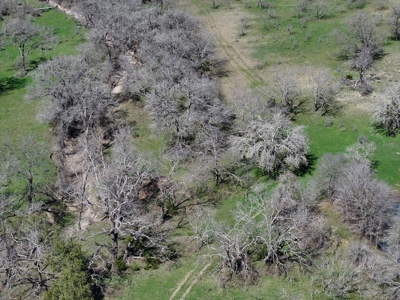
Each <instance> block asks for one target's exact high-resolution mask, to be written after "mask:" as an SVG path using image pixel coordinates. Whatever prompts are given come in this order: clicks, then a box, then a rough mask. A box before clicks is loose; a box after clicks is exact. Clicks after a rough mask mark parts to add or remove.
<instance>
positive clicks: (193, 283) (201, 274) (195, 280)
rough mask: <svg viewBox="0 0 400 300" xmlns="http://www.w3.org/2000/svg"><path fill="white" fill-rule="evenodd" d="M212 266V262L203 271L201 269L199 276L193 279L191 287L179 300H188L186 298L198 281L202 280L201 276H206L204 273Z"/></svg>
mask: <svg viewBox="0 0 400 300" xmlns="http://www.w3.org/2000/svg"><path fill="white" fill-rule="evenodd" d="M210 266H211V262H209V263H208V264H206V265H205V266H204V267H203V269H201V271H200V272H199V274H197V276H196V277H195V278H194V279H193V281H192V283H191V284H190V285H189V287H188V288H187V290H186V291H185V293H184V294H183V295H182V297H181V298H180V299H179V300H184V299H185V298H186V296H187V295H188V294H189V293H190V291H191V290H192V288H193V286H194V285H195V284H196V283H197V281H199V279H200V278H201V276H203V275H204V273H205V272H206V270H207V269H208V268H209V267H210Z"/></svg>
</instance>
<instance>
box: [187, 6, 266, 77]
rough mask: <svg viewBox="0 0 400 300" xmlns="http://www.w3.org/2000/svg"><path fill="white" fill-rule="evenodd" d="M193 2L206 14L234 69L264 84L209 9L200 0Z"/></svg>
mask: <svg viewBox="0 0 400 300" xmlns="http://www.w3.org/2000/svg"><path fill="white" fill-rule="evenodd" d="M193 3H194V4H195V5H196V6H197V7H198V8H199V9H200V11H201V13H202V15H203V16H204V17H203V19H204V20H205V21H206V23H207V25H208V27H209V29H210V31H211V33H212V34H213V35H214V36H215V39H216V41H217V43H218V46H219V47H220V48H221V49H222V50H223V52H224V53H225V55H226V57H227V58H228V59H229V62H230V63H231V65H232V67H233V69H234V70H238V72H239V75H242V76H244V77H245V78H247V79H248V80H249V81H250V82H252V83H255V84H256V85H264V84H265V80H264V79H263V78H262V77H261V76H259V75H258V74H256V73H255V72H254V71H253V70H252V69H251V68H250V67H249V65H248V64H247V63H246V58H245V57H244V56H242V55H241V54H240V52H239V51H238V50H237V49H236V47H235V46H234V45H233V44H232V43H230V42H229V41H228V40H227V39H226V38H225V37H224V36H223V35H222V33H221V30H220V29H219V28H218V26H217V25H216V22H215V20H214V18H213V17H212V15H211V13H210V11H209V9H208V8H207V7H205V6H204V5H202V4H201V3H200V1H198V0H195V1H194V2H193Z"/></svg>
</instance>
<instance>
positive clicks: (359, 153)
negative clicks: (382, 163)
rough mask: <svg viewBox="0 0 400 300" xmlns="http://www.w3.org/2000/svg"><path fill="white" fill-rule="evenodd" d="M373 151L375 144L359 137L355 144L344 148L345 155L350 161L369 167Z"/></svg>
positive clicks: (363, 137)
mask: <svg viewBox="0 0 400 300" xmlns="http://www.w3.org/2000/svg"><path fill="white" fill-rule="evenodd" d="M375 150H376V146H375V143H373V142H369V141H368V139H367V138H366V137H365V136H362V135H360V136H359V137H358V141H357V143H355V144H353V145H350V146H349V147H347V148H346V153H345V155H346V156H347V157H348V159H349V160H350V161H353V162H358V163H362V164H365V165H368V166H371V165H372V158H373V156H374V153H375Z"/></svg>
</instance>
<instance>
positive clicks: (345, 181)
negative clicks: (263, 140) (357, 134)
mask: <svg viewBox="0 0 400 300" xmlns="http://www.w3.org/2000/svg"><path fill="white" fill-rule="evenodd" d="M373 149H374V145H373V144H371V143H368V141H367V140H366V139H365V138H362V137H361V138H360V139H359V141H358V142H357V143H356V144H355V145H353V146H351V147H349V149H348V150H347V152H346V153H339V154H326V155H324V156H323V157H322V158H321V159H320V161H319V164H318V166H317V168H316V175H315V178H313V179H312V180H309V181H308V182H307V183H306V184H304V182H302V181H300V180H299V179H298V178H297V177H296V176H295V175H293V174H292V173H290V172H289V173H285V174H283V175H281V176H280V177H279V180H278V185H277V186H276V187H275V188H274V189H273V190H272V191H270V188H268V187H256V186H255V187H253V189H252V191H251V192H250V194H249V195H248V196H247V198H246V199H245V200H244V201H243V202H242V203H241V204H239V205H238V207H237V209H236V210H235V211H233V214H232V218H233V220H234V222H233V223H232V224H231V225H228V224H226V223H221V222H218V221H216V220H215V218H214V215H213V211H212V210H205V209H201V210H199V211H198V212H197V213H196V214H195V215H194V216H193V218H192V219H191V220H190V223H191V225H192V228H193V230H194V233H195V235H196V239H197V242H198V246H199V247H203V246H206V245H207V246H208V247H209V248H210V250H211V255H212V257H214V258H217V260H218V262H219V263H218V265H217V270H218V274H219V279H220V280H221V282H222V283H223V284H226V283H227V281H228V280H233V281H234V282H239V283H244V282H247V283H254V282H255V280H256V279H257V278H258V277H259V274H260V273H261V272H263V271H262V270H261V269H260V266H261V265H260V264H259V263H258V262H263V265H264V266H265V268H266V270H267V271H268V272H272V273H275V274H276V272H278V274H279V273H284V274H286V273H287V271H288V270H290V268H293V267H294V266H295V265H296V266H300V267H301V268H302V269H303V270H305V271H312V272H313V274H315V280H316V282H317V283H318V285H319V286H320V287H322V291H323V293H325V294H326V295H330V296H332V295H334V297H344V296H346V295H348V294H350V293H353V292H360V293H362V294H363V295H364V296H368V297H370V296H371V295H372V293H373V292H374V293H375V295H376V294H378V291H383V293H384V294H385V295H396V293H397V287H398V279H396V274H397V271H396V268H397V263H398V262H397V259H398V249H399V246H398V245H399V243H398V237H399V235H398V223H399V222H398V217H396V215H395V213H396V207H397V199H396V196H395V194H394V192H393V191H392V189H391V188H390V187H389V186H388V185H387V184H385V183H384V182H382V181H380V180H378V179H377V178H376V176H375V173H374V171H373V170H372V169H371V163H370V160H369V159H370V158H371V156H372V151H373ZM324 199H327V201H331V202H332V203H333V208H334V210H335V211H336V212H337V214H338V216H340V218H341V220H342V221H343V223H344V224H345V225H346V226H347V227H348V228H349V230H350V231H351V232H352V233H353V234H354V235H356V236H357V237H359V238H361V240H362V241H365V242H366V243H368V244H369V245H373V246H375V247H378V248H379V247H383V245H384V246H385V247H386V249H385V250H386V252H373V251H371V250H369V249H370V248H368V247H367V246H362V247H358V248H357V249H356V248H354V247H352V246H350V247H349V248H348V254H346V255H344V256H341V255H342V254H340V255H339V254H338V255H336V256H334V257H330V256H328V257H326V256H325V255H321V254H322V253H326V252H325V251H327V252H330V251H333V252H336V251H338V253H342V251H339V250H337V248H336V247H338V245H337V244H335V243H336V242H335V241H337V237H336V233H335V232H334V231H331V228H330V227H328V226H327V225H326V220H325V217H324V215H322V214H320V213H319V204H320V202H321V201H322V200H324ZM393 218H394V220H393ZM363 243H364V242H363ZM365 249H368V255H370V256H372V258H370V261H369V263H368V264H366V265H364V264H365V263H366V262H365V261H364V258H363V257H362V256H363V255H366V254H365V251H366V250H365ZM372 253H374V254H372ZM350 261H351V263H350ZM362 264H363V266H362V267H360V266H361V265H362ZM389 264H393V265H392V266H390V268H389V270H390V271H388V273H387V274H386V275H383V274H382V272H383V268H384V266H386V267H388V266H389ZM349 265H351V266H350V267H349ZM338 269H340V270H341V271H338ZM378 273H379V276H381V277H380V278H378V277H375V276H377V274H378ZM365 280H369V282H372V283H373V284H372V285H371V286H370V287H369V288H368V289H364V290H363V289H362V286H363V285H361V282H363V281H365ZM394 298H395V297H394ZM394 298H391V299H394Z"/></svg>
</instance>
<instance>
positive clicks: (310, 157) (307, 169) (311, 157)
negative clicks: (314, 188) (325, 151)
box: [293, 153, 318, 176]
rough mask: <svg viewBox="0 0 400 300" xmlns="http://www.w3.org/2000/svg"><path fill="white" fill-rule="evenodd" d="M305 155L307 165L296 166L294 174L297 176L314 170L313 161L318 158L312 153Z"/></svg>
mask: <svg viewBox="0 0 400 300" xmlns="http://www.w3.org/2000/svg"><path fill="white" fill-rule="evenodd" d="M306 157H307V162H308V163H307V165H301V166H300V168H298V169H297V170H296V171H295V172H293V173H294V174H296V175H297V176H304V175H306V174H311V173H312V172H313V171H314V170H315V163H316V161H317V159H318V157H316V156H315V155H314V154H312V153H309V154H307V155H306Z"/></svg>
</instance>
